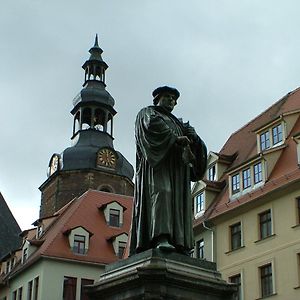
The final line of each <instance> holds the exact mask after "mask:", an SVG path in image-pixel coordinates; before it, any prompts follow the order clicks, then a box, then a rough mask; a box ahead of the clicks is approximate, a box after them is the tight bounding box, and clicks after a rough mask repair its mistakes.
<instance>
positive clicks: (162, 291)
mask: <svg viewBox="0 0 300 300" xmlns="http://www.w3.org/2000/svg"><path fill="white" fill-rule="evenodd" d="M235 291H236V286H234V285H230V284H228V283H226V282H225V281H224V280H222V278H221V275H220V273H219V272H217V271H216V265H215V263H212V262H208V261H205V260H200V259H195V258H191V257H188V256H184V255H180V254H177V253H172V252H170V253H169V252H162V251H160V250H158V249H152V250H148V251H145V252H143V253H140V254H137V255H134V256H131V257H130V258H128V259H125V260H122V261H119V262H116V263H113V264H110V265H108V266H107V267H106V269H105V273H104V274H103V275H101V277H100V280H99V282H97V283H96V284H95V285H93V286H90V287H89V288H88V294H89V299H90V300H94V299H103V300H129V299H145V300H146V299H161V300H165V299H166V300H168V299H172V300H193V299H197V300H221V299H222V300H230V299H234V298H233V295H234V293H235Z"/></svg>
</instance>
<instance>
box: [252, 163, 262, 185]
mask: <svg viewBox="0 0 300 300" xmlns="http://www.w3.org/2000/svg"><path fill="white" fill-rule="evenodd" d="M253 169H254V183H255V184H256V183H259V182H261V181H262V180H263V174H262V165H261V162H259V163H257V164H255V165H254V167H253Z"/></svg>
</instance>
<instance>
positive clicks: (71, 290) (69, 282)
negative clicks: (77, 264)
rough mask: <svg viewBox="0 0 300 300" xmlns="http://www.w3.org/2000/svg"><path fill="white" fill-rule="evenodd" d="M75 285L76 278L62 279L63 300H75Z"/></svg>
mask: <svg viewBox="0 0 300 300" xmlns="http://www.w3.org/2000/svg"><path fill="white" fill-rule="evenodd" d="M76 284H77V278H75V277H67V276H65V277H64V289H63V300H74V299H76Z"/></svg>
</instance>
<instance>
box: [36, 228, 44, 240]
mask: <svg viewBox="0 0 300 300" xmlns="http://www.w3.org/2000/svg"><path fill="white" fill-rule="evenodd" d="M42 234H43V226H41V225H39V226H38V228H37V237H38V238H39V237H40V236H41V235H42Z"/></svg>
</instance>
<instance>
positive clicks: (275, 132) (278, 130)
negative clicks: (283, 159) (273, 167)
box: [272, 124, 283, 145]
mask: <svg viewBox="0 0 300 300" xmlns="http://www.w3.org/2000/svg"><path fill="white" fill-rule="evenodd" d="M272 138H273V145H276V144H278V143H280V142H282V140H283V134H282V124H279V125H277V126H275V127H273V128H272Z"/></svg>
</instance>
